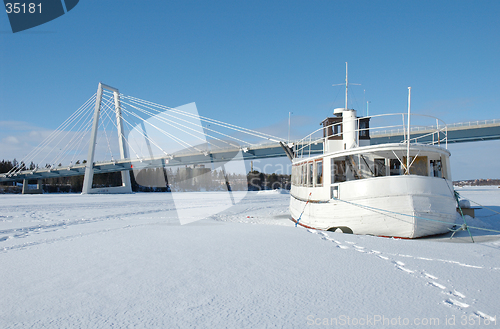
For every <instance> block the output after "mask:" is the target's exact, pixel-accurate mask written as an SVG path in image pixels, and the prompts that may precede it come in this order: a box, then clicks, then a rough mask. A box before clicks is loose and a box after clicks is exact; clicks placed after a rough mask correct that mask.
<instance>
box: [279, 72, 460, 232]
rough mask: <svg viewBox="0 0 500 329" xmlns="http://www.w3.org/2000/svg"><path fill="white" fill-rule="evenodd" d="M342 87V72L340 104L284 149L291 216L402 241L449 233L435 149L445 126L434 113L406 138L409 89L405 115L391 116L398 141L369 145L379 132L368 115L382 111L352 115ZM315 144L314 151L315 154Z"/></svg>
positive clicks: (452, 206)
mask: <svg viewBox="0 0 500 329" xmlns="http://www.w3.org/2000/svg"><path fill="white" fill-rule="evenodd" d="M347 86H348V83H347V74H346V106H345V108H340V109H335V110H334V115H335V116H333V117H328V118H326V119H325V120H324V121H323V122H322V128H320V129H319V130H318V131H317V132H315V133H313V134H311V135H309V136H307V137H306V138H304V139H303V140H302V141H301V142H299V143H296V144H295V145H294V146H293V147H292V148H291V149H289V152H288V153H289V154H291V157H293V159H292V186H291V191H290V213H291V217H292V220H293V221H295V222H296V224H299V225H302V226H304V227H308V228H314V229H319V230H328V231H336V230H341V231H342V232H344V233H353V234H368V235H377V236H388V237H401V238H418V237H422V236H428V235H435V234H440V233H445V232H449V228H451V227H453V226H454V225H455V220H456V199H455V194H454V190H453V185H452V180H451V171H450V161H449V157H450V152H449V151H448V150H447V149H446V148H443V147H441V145H445V146H447V144H446V125H444V124H441V125H439V121H438V120H437V119H436V118H433V120H436V121H435V122H437V124H436V126H435V129H433V130H432V131H430V132H429V131H428V130H427V131H425V132H420V133H418V134H415V133H414V137H413V138H411V137H412V136H411V135H410V133H411V130H410V129H408V127H410V120H409V118H410V94H409V96H408V113H407V114H398V116H399V117H403V118H404V119H403V125H402V126H403V129H404V134H401V133H400V136H401V135H404V136H405V137H404V139H403V140H398V141H397V142H395V143H385V144H378V145H371V142H370V141H371V136H370V135H371V133H372V132H374V133H377V132H378V133H379V135H380V129H377V128H373V127H372V128H370V120H373V118H375V117H377V119H380V118H382V117H383V116H372V117H364V118H358V117H357V115H356V111H355V110H353V109H348V108H347ZM409 89H410V88H409ZM410 92H411V89H410ZM406 122H407V124H406ZM317 133H321V135H322V136H321V135H320V136H317ZM387 134H388V133H386V135H387ZM315 136H316V137H315ZM399 138H400V139H401V137H399ZM321 143H322V144H323V150H322V152H321V154H319V155H314V154H313V152H312V151H314V146H315V145H320V144H321Z"/></svg>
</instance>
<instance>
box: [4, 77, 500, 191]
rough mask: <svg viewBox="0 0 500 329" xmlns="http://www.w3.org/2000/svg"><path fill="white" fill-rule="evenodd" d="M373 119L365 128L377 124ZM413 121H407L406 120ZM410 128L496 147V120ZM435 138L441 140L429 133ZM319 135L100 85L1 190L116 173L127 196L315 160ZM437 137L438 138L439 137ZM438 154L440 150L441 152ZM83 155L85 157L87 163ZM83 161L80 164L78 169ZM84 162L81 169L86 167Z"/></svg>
mask: <svg viewBox="0 0 500 329" xmlns="http://www.w3.org/2000/svg"><path fill="white" fill-rule="evenodd" d="M401 115H402V117H401V119H402V120H401V121H402V124H401V123H394V124H392V123H390V124H386V125H383V126H381V127H382V128H377V129H373V128H370V141H371V144H381V143H390V142H402V141H403V140H404V139H405V133H406V129H407V127H405V126H404V122H405V118H404V114H401ZM375 119H376V118H375V117H371V120H375ZM412 120H413V118H412ZM414 122H416V124H414V125H412V126H411V129H410V131H411V136H412V137H414V138H418V142H425V143H431V144H441V143H443V144H445V143H461V142H471V141H482V140H493V139H500V120H486V121H476V122H467V123H457V124H452V125H444V124H442V123H440V122H439V121H438V120H436V124H435V125H434V126H432V125H422V124H418V121H414ZM436 131H440V132H441V133H442V134H444V136H445V137H444V139H442V138H439V136H436V135H435V134H434V132H436ZM322 134H323V132H322V129H319V130H318V131H317V133H316V134H313V135H310V136H309V137H308V140H307V139H305V140H302V141H287V140H286V139H284V138H280V137H277V136H273V135H270V134H267V133H263V132H259V131H256V130H251V129H247V128H243V127H239V126H236V125H232V124H229V123H225V122H222V121H219V120H214V119H210V118H207V117H203V116H200V115H199V114H198V111H197V109H196V106H195V105H194V104H187V105H184V106H181V107H177V108H171V107H167V106H163V105H160V104H156V103H153V102H149V101H145V100H141V99H139V98H135V97H132V96H127V95H123V94H120V93H119V92H118V90H117V89H116V88H113V87H110V86H107V85H104V84H99V87H98V90H97V92H96V94H94V95H93V96H92V97H90V98H89V99H88V100H87V101H86V102H85V103H84V104H83V105H82V106H81V107H80V108H79V109H78V110H77V111H75V112H74V113H73V114H72V115H71V116H70V117H69V118H68V119H67V120H66V121H64V122H63V123H62V124H61V125H60V126H59V127H58V128H57V129H56V130H54V131H53V132H52V133H51V134H50V135H48V136H47V137H46V138H45V139H44V140H43V141H42V142H41V143H40V144H39V145H38V146H37V147H36V148H35V149H34V150H32V151H31V152H30V153H29V154H28V155H27V156H26V157H24V158H23V159H22V160H20V161H19V162H18V163H17V164H16V166H15V167H14V168H13V169H12V170H11V171H9V172H8V173H6V174H0V182H13V181H24V183H25V184H27V180H38V181H40V180H42V179H46V178H54V177H69V176H79V175H84V176H85V179H84V187H83V192H84V193H97V192H100V191H102V190H98V189H94V188H92V180H93V175H94V174H99V173H109V172H122V181H123V186H121V187H116V188H111V189H107V191H108V192H125V193H126V192H130V191H131V189H130V176H129V174H128V172H129V171H130V170H141V169H144V168H160V167H175V166H186V165H206V164H212V165H214V164H215V165H216V166H222V168H224V166H227V165H228V164H229V163H230V162H235V161H244V160H252V159H262V158H276V157H283V156H289V157H291V156H293V155H292V153H293V152H299V151H300V152H307V153H309V154H315V153H320V152H322V150H323V137H322ZM438 135H439V134H438ZM443 146H444V145H443ZM85 150H87V153H86V155H85ZM80 159H82V161H80ZM84 160H85V161H84Z"/></svg>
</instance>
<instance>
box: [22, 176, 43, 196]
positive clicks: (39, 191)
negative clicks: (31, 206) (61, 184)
mask: <svg viewBox="0 0 500 329" xmlns="http://www.w3.org/2000/svg"><path fill="white" fill-rule="evenodd" d="M22 193H23V194H43V189H42V180H41V179H39V180H37V182H36V188H34V189H30V188H29V185H28V180H27V179H23V190H22Z"/></svg>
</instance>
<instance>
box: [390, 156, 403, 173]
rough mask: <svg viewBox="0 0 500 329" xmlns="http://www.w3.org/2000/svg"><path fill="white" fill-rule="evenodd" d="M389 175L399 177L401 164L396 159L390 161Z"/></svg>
mask: <svg viewBox="0 0 500 329" xmlns="http://www.w3.org/2000/svg"><path fill="white" fill-rule="evenodd" d="M390 173H391V176H397V175H401V163H400V162H399V160H398V159H391V163H390Z"/></svg>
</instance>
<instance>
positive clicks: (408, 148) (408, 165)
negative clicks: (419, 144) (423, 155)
mask: <svg viewBox="0 0 500 329" xmlns="http://www.w3.org/2000/svg"><path fill="white" fill-rule="evenodd" d="M410 107H411V87H408V138H407V140H406V143H407V146H406V174H407V175H409V174H410Z"/></svg>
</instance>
